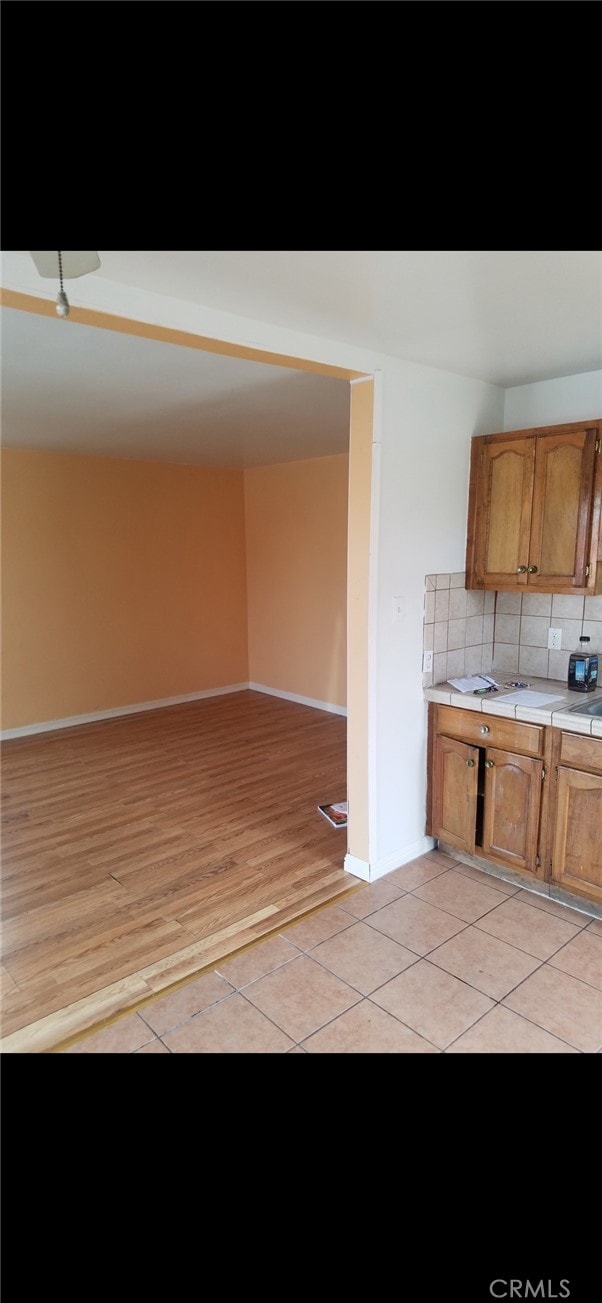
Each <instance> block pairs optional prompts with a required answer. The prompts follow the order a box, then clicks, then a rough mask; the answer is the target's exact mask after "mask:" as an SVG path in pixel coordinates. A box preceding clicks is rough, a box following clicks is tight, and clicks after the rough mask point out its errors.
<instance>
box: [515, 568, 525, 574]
mask: <svg viewBox="0 0 602 1303" xmlns="http://www.w3.org/2000/svg"><path fill="white" fill-rule="evenodd" d="M516 573H517V575H526V573H527V567H526V566H517V567H516Z"/></svg>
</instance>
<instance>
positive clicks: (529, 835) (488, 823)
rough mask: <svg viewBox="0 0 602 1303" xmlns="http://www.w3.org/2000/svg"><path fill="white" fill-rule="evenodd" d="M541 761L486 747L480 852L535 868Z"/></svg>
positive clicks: (528, 867) (523, 866)
mask: <svg viewBox="0 0 602 1303" xmlns="http://www.w3.org/2000/svg"><path fill="white" fill-rule="evenodd" d="M542 774H543V761H541V760H532V759H531V758H530V757H528V756H517V755H510V754H509V753H508V752H506V751H495V750H492V749H490V748H488V749H487V752H486V758H485V800H484V824H483V854H484V855H487V856H491V857H492V858H494V859H496V860H503V861H504V862H505V863H506V864H510V865H512V866H513V867H514V868H518V869H529V870H533V869H534V868H535V861H536V858H537V835H538V831H539V806H540V800H541V782H542Z"/></svg>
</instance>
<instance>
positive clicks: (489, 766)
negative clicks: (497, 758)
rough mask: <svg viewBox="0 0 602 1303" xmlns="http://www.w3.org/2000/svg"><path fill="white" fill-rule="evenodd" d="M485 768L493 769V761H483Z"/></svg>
mask: <svg viewBox="0 0 602 1303" xmlns="http://www.w3.org/2000/svg"><path fill="white" fill-rule="evenodd" d="M485 768H486V769H493V760H486V761H485Z"/></svg>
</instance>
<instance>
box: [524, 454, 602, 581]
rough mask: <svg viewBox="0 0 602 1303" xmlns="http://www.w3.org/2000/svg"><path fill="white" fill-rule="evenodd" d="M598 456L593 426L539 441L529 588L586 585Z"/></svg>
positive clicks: (530, 546) (534, 490)
mask: <svg viewBox="0 0 602 1303" xmlns="http://www.w3.org/2000/svg"><path fill="white" fill-rule="evenodd" d="M595 457H596V430H595V429H590V430H586V429H583V430H576V431H574V432H573V433H572V434H569V433H565V434H544V435H541V436H540V437H539V438H537V439H536V441H535V479H534V485H533V511H532V521H531V542H530V545H529V561H528V570H527V582H528V585H529V587H530V588H531V587H532V588H537V587H545V588H546V589H547V590H548V591H554V592H558V593H560V592H567V591H570V590H571V588H583V587H584V586H585V585H586V584H587V576H586V574H585V567H586V565H587V563H588V557H589V543H590V531H591V520H592V505H593V484H594V467H595Z"/></svg>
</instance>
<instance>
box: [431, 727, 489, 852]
mask: <svg viewBox="0 0 602 1303" xmlns="http://www.w3.org/2000/svg"><path fill="white" fill-rule="evenodd" d="M478 776H479V748H478V747H473V746H468V745H467V743H466V742H455V741H454V739H453V738H450V737H441V735H439V736H437V737H436V738H435V752H434V773H433V828H432V833H433V837H440V838H441V839H442V841H445V842H449V843H450V845H451V846H457V847H458V848H459V849H460V850H463V851H467V852H468V853H469V854H472V853H473V852H474V848H475V827H476V817H477V781H478Z"/></svg>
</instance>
